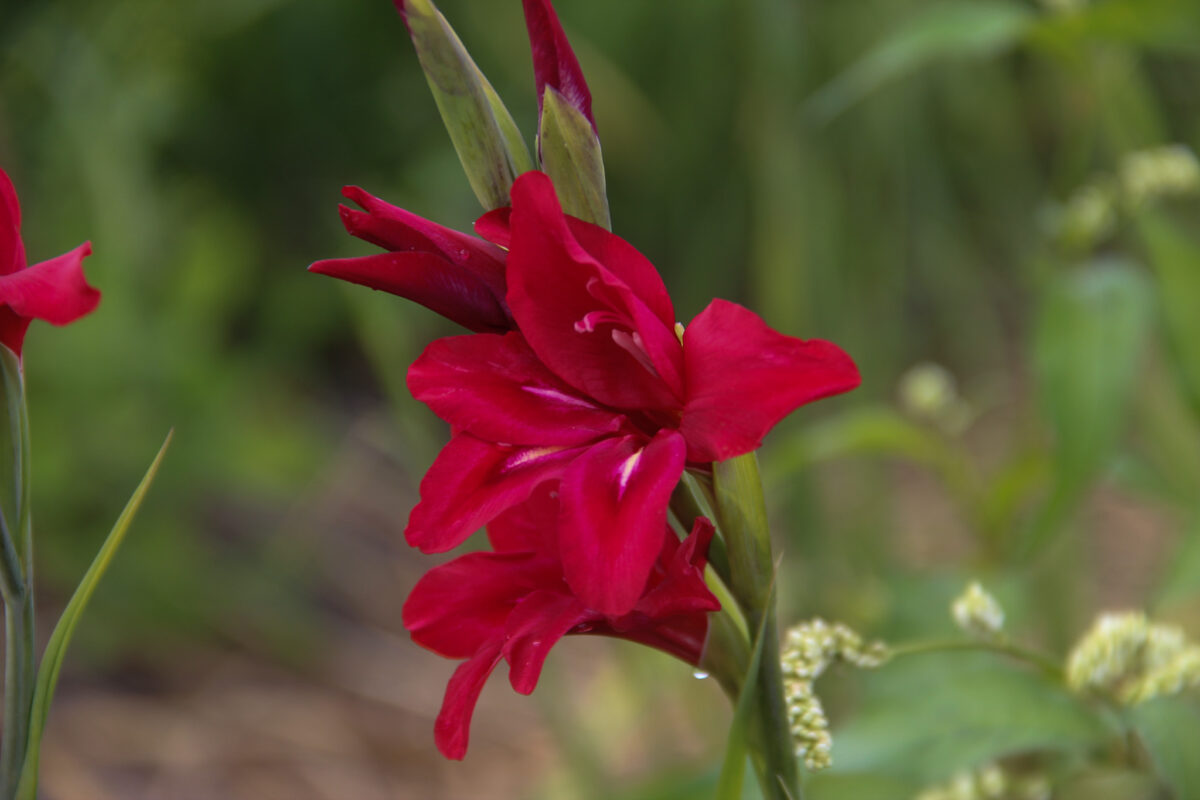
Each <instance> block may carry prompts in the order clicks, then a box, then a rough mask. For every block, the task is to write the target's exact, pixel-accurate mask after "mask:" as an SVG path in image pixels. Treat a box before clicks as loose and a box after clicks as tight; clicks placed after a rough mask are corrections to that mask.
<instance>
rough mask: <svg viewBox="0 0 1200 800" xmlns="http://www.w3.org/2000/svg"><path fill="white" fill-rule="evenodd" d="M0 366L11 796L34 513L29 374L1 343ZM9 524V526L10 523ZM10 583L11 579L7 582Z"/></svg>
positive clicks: (26, 676)
mask: <svg viewBox="0 0 1200 800" xmlns="http://www.w3.org/2000/svg"><path fill="white" fill-rule="evenodd" d="M0 370H2V372H3V384H4V404H5V405H6V406H7V407H8V419H9V431H10V433H11V442H12V450H13V453H12V456H13V480H14V481H15V483H16V486H15V492H14V493H13V494H14V495H15V496H16V502H17V529H16V531H14V532H13V533H14V534H15V537H14V536H9V535H7V534H8V533H9V532H8V531H7V530H5V534H6V536H5V541H4V543H3V551H2V553H0V557H3V558H4V559H5V561H9V560H10V559H11V560H15V563H6V564H5V566H4V570H5V572H6V573H9V577H10V578H13V579H16V578H19V579H20V581H21V583H20V584H19V587H12V588H14V589H16V588H19V589H20V591H18V592H14V593H12V596H11V597H10V596H9V594H10V593H9V591H8V587H6V591H5V596H4V602H5V609H4V640H5V648H4V739H3V742H0V784H2V785H3V791H4V795H3V796H4V797H11V796H12V795H13V793H14V792H15V791H16V787H17V782H18V781H19V780H20V777H21V767H22V764H23V763H24V761H25V748H26V742H27V738H28V732H29V710H30V706H31V704H32V702H33V691H34V684H35V680H36V674H37V669H36V661H35V658H36V656H35V642H34V603H33V516H32V514H31V510H30V485H29V412H28V408H27V406H26V404H25V376H24V373H23V371H22V369H21V361H20V359H19V358H18V357H17V355H16V354H15V353H13V352H12V351H11V350H9V349H8V348H7V347H3V346H0ZM6 527H7V526H6ZM6 583H8V581H6Z"/></svg>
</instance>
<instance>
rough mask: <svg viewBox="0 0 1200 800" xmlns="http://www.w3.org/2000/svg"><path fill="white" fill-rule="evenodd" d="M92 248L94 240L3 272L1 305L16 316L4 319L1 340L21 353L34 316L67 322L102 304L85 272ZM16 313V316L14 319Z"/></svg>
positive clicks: (61, 322)
mask: <svg viewBox="0 0 1200 800" xmlns="http://www.w3.org/2000/svg"><path fill="white" fill-rule="evenodd" d="M91 252H92V244H91V242H84V243H83V244H81V245H79V247H76V248H75V249H74V250H72V251H70V252H68V253H63V254H62V255H61V256H58V257H57V258H52V259H50V260H48V261H43V262H42V263H40V264H34V265H33V266H30V267H26V268H25V269H23V270H20V271H19V272H13V273H9V274H8V275H4V276H0V305H5V306H8V308H9V309H10V310H11V311H12V315H13V316H8V315H6V317H7V318H6V319H4V320H2V321H0V341H3V343H4V344H5V346H7V347H8V348H9V349H10V350H12V351H13V352H14V353H16V354H17V355H20V354H21V344H22V341H23V339H24V337H25V328H26V327H27V326H28V324H29V323H28V321H29V320H30V319H42V320H45V321H46V322H50V323H53V324H55V325H66V324H67V323H68V322H74V321H75V320H77V319H79V318H80V317H82V316H84V315H85V314H89V313H91V312H92V311H93V310H95V308H96V306H97V305H99V304H100V292H98V291H96V289H94V288H93V287H91V286H89V285H88V282H87V279H86V278H84V276H83V259H84V258H85V257H86V256H88V255H90V254H91ZM14 317H15V319H14Z"/></svg>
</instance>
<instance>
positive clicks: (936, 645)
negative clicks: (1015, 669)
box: [888, 639, 1065, 683]
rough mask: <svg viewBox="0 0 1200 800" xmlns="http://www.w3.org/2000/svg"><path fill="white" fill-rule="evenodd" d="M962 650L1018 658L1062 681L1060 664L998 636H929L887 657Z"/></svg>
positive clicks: (896, 648)
mask: <svg viewBox="0 0 1200 800" xmlns="http://www.w3.org/2000/svg"><path fill="white" fill-rule="evenodd" d="M962 651H967V652H984V653H997V654H999V655H1004V656H1008V657H1009V658H1013V659H1016V660H1017V661H1023V662H1025V663H1026V664H1029V665H1030V666H1033V667H1037V668H1038V669H1039V670H1041V672H1042V673H1043V674H1044V675H1045V676H1046V677H1048V678H1051V679H1053V680H1055V681H1058V682H1060V683H1061V682H1063V681H1064V680H1065V675H1064V673H1063V668H1062V666H1061V665H1060V664H1059V663H1058V662H1057V661H1055V660H1054V659H1053V658H1051V657H1050V656H1048V655H1046V654H1044V653H1039V652H1038V651H1036V650H1030V649H1029V648H1027V647H1022V646H1021V645H1018V644H1013V643H1012V642H1010V641H1007V640H1001V639H995V640H988V639H932V640H929V641H924V642H913V643H912V644H906V645H900V646H898V647H892V648H889V650H888V660H891V659H895V658H903V657H905V656H916V655H922V654H924V653H949V652H962Z"/></svg>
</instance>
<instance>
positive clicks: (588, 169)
mask: <svg viewBox="0 0 1200 800" xmlns="http://www.w3.org/2000/svg"><path fill="white" fill-rule="evenodd" d="M538 154H539V156H540V158H541V163H542V169H543V170H545V171H546V174H547V175H549V176H550V178H551V179H552V180H553V181H554V188H555V190H556V191H557V192H558V199H559V202H561V203H562V206H563V211H565V212H567V213H568V214H570V215H572V216H575V217H579V218H580V219H583V220H587V221H588V222H592V223H595V224H596V225H600V226H602V227H604V228H608V229H610V230H611V229H612V220H611V219H610V218H609V214H608V195H607V194H606V191H605V186H604V159H603V157H602V156H601V154H600V140H599V139H598V138H597V137H596V130H595V129H594V128H593V127H592V123H591V122H590V121H589V120H588V118H587V117H585V116H584V115H583V113H582V112H581V111H580V110H579V109H577V108H576V107H575V106H573V105H571V104H570V103H568V102H567V101H566V100H564V99H563V96H562V95H560V94H559V93H558V92H557V91H555V90H554V89H553V88H552V87H549V86H547V87H546V89H545V91H544V93H543V95H542V122H541V130H539V131H538Z"/></svg>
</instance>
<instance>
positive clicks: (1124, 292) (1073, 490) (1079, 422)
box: [1024, 261, 1153, 554]
mask: <svg viewBox="0 0 1200 800" xmlns="http://www.w3.org/2000/svg"><path fill="white" fill-rule="evenodd" d="M1152 320H1153V302H1152V295H1151V292H1150V287H1149V285H1148V283H1147V281H1146V279H1145V278H1144V277H1143V276H1142V274H1141V273H1140V272H1137V271H1135V270H1134V269H1132V268H1131V267H1129V266H1128V265H1126V264H1123V263H1120V262H1116V261H1110V262H1107V263H1099V264H1095V265H1092V266H1090V267H1088V268H1087V269H1084V270H1082V271H1077V272H1073V273H1070V274H1067V275H1064V276H1062V278H1061V280H1059V281H1058V282H1057V283H1056V284H1055V285H1053V286H1051V287H1050V288H1049V291H1048V293H1047V297H1046V300H1045V302H1044V303H1043V305H1042V309H1041V313H1040V319H1039V321H1038V326H1037V330H1036V331H1035V334H1034V368H1035V370H1036V373H1037V379H1038V389H1039V392H1040V394H1041V398H1040V399H1041V405H1042V407H1043V409H1044V410H1045V413H1046V417H1047V419H1048V420H1049V422H1050V426H1051V428H1052V430H1053V432H1054V435H1055V449H1054V460H1055V467H1056V469H1055V475H1056V481H1057V482H1056V484H1055V487H1054V490H1053V492H1052V494H1051V496H1050V499H1049V501H1048V502H1047V504H1046V506H1045V507H1044V509H1043V510H1042V512H1041V514H1040V516H1039V518H1038V519H1036V520H1035V521H1034V523H1033V527H1032V528H1031V529H1030V530H1029V532H1028V533H1027V535H1026V540H1025V542H1024V550H1025V553H1026V554H1029V553H1032V552H1035V551H1037V550H1038V549H1040V548H1041V547H1042V546H1044V545H1045V544H1047V543H1048V542H1049V541H1050V540H1051V539H1052V537H1053V536H1054V534H1055V532H1056V531H1057V530H1059V529H1061V527H1062V525H1063V524H1064V523H1065V522H1066V521H1067V520H1068V519H1069V518H1070V516H1071V514H1072V513H1073V512H1074V509H1075V507H1076V506H1077V505H1078V502H1079V500H1080V499H1081V497H1082V495H1083V492H1084V491H1085V490H1086V489H1087V487H1088V485H1089V484H1090V483H1091V482H1092V481H1093V480H1094V479H1095V477H1096V476H1097V474H1098V473H1099V472H1100V470H1101V469H1102V468H1103V467H1104V466H1105V464H1107V463H1108V460H1109V459H1110V458H1111V456H1112V452H1113V450H1114V448H1115V447H1116V444H1117V438H1118V436H1119V434H1120V432H1121V428H1122V425H1123V424H1124V422H1125V410H1126V407H1127V406H1128V404H1129V399H1130V396H1131V394H1132V392H1133V389H1134V385H1135V381H1134V378H1135V376H1136V374H1137V370H1138V366H1139V361H1140V357H1141V355H1142V350H1143V345H1144V344H1145V341H1146V338H1147V336H1148V334H1149V331H1150V324H1151V322H1152Z"/></svg>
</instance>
